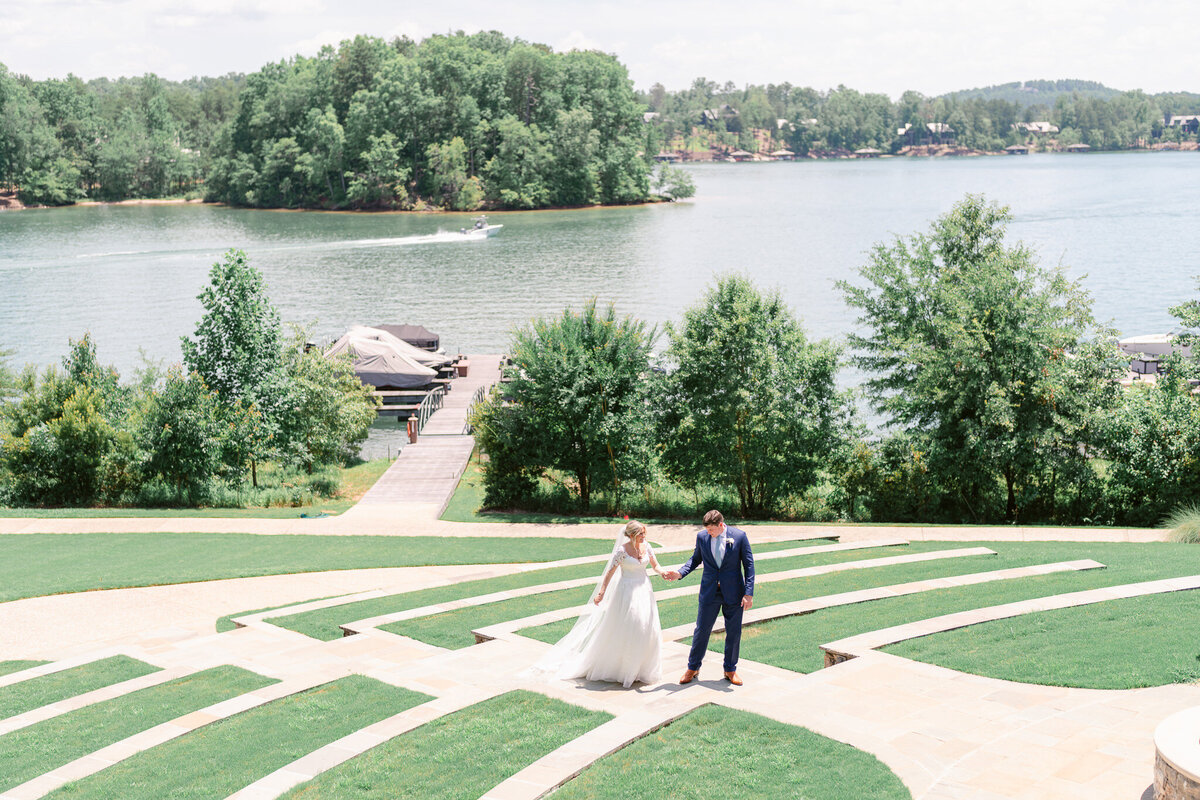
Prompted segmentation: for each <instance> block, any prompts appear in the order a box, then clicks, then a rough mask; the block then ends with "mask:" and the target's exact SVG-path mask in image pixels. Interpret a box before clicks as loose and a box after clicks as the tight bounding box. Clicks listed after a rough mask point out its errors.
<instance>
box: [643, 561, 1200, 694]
mask: <svg viewBox="0 0 1200 800" xmlns="http://www.w3.org/2000/svg"><path fill="white" fill-rule="evenodd" d="M978 544H981V545H983V546H986V547H991V548H992V549H993V550H996V551H997V552H998V553H999V555H998V556H996V557H994V558H992V559H991V560H989V561H988V562H987V569H988V570H989V571H990V570H993V569H1005V568H1009V567H1014V566H1023V565H1026V564H1038V563H1050V562H1054V561H1068V560H1074V559H1080V558H1093V559H1095V560H1097V561H1099V562H1100V563H1102V564H1105V565H1107V566H1106V567H1105V568H1104V569H1097V570H1087V571H1083V572H1066V573H1056V574H1052V575H1041V576H1035V577H1029V578H1019V579H1009V580H1003V581H997V582H994V583H984V584H978V585H975V586H963V587H955V588H945V589H934V590H931V591H926V592H922V593H919V594H914V595H907V596H902V597H894V598H887V599H883V600H873V601H870V602H869V603H860V604H854V605H849V606H838V607H834V608H828V609H823V610H820V611H817V612H814V613H812V614H805V615H803V616H794V617H786V618H782V619H775V620H769V621H766V622H762V623H758V624H755V625H749V626H746V627H745V628H743V630H742V647H741V656H742V658H745V659H750V660H753V661H761V662H763V663H766V664H771V665H774V666H777V667H782V668H784V669H790V670H794V671H796V672H812V671H814V670H817V669H820V668H821V667H822V666H823V664H824V657H823V654H822V652H821V650H820V647H819V646H820V645H821V644H825V643H827V642H832V641H835V640H837V639H841V638H845V637H848V636H853V635H856V634H859V633H866V632H869V631H873V630H879V629H881V628H887V627H891V626H893V625H900V624H904V623H908V622H915V621H918V620H923V619H927V618H929V617H935V616H940V615H942V614H949V613H953V612H957V611H966V610H969V609H974V608H984V607H987V606H993V605H1000V604H1003V603H1011V602H1015V601H1018V600H1028V599H1032V598H1038V597H1048V596H1050V595H1056V594H1064V593H1068V592H1076V591H1082V590H1085V589H1095V588H1099V587H1102V586H1115V585H1119V584H1125V583H1137V582H1140V581H1148V580H1156V579H1160V578H1169V577H1180V576H1184V575H1196V574H1200V548H1197V547H1194V546H1190V545H1182V544H1170V543H1165V542H1164V543H1152V544H1129V543H1076V542H1029V543H1003V542H980V543H978ZM959 566H961V565H959ZM892 569H893V568H887V570H880V571H879V572H880V573H884V572H885V571H887V572H889V574H888V577H889V578H891V579H893V580H888V581H887V583H892V582H895V581H894V579H895V578H896V575H895V573H894V572H891V570H892ZM947 574H950V573H947ZM825 577H828V576H825ZM881 585H882V584H881ZM825 588H828V587H825ZM789 591H791V592H796V591H799V590H798V589H797V587H791V588H790V590H789ZM819 593H822V594H823V593H828V592H823V591H820V592H819ZM793 596H795V595H793ZM806 596H811V595H806ZM1170 597H1174V601H1172V600H1171V599H1168V598H1170ZM756 599H757V598H756ZM1162 602H1165V603H1168V604H1170V603H1172V602H1175V603H1182V602H1183V600H1182V599H1181V595H1180V593H1176V594H1175V595H1173V596H1166V597H1164V600H1163V601H1162ZM694 611H695V609H694V608H693V609H692V612H693V614H694ZM660 613H662V605H660ZM663 617H664V619H663V624H664V626H665V625H668V624H669V623H668V621H667V619H666V617H667V615H666V614H663ZM1036 617H1037V615H1026V616H1022V617H1017V618H1014V619H1012V620H1010V621H1009V624H1010V625H1011V628H1010V629H1009V634H1008V635H1009V646H1010V647H1014V648H1016V647H1020V646H1021V645H1020V644H1019V642H1020V641H1021V640H1023V639H1024V637H1025V636H1026V635H1027V634H1028V633H1031V632H1035V631H1036V628H1037V626H1038V625H1039V624H1042V623H1040V622H1038V621H1037V618H1036ZM1160 630H1162V629H1160ZM1186 630H1187V629H1184V630H1180V631H1179V635H1176V636H1167V637H1163V638H1164V647H1165V648H1167V649H1168V650H1173V652H1174V653H1175V655H1171V656H1169V657H1170V658H1171V659H1172V663H1174V664H1180V663H1186V661H1187V659H1188V658H1191V657H1193V656H1194V653H1195V650H1196V647H1195V641H1194V637H1190V635H1188V634H1187V633H1186ZM1113 633H1114V635H1115V636H1116V638H1108V637H1102V636H1081V637H1080V638H1079V640H1078V642H1077V645H1078V646H1077V647H1076V648H1075V649H1074V650H1071V651H1067V650H1060V651H1058V655H1057V656H1055V655H1054V653H1051V652H1047V653H1045V658H1044V661H1043V667H1042V669H1041V674H1040V676H1039V680H1038V681H1037V682H1039V683H1051V684H1055V685H1058V684H1061V685H1073V684H1071V683H1068V681H1069V680H1072V679H1071V678H1070V676H1071V675H1073V674H1078V667H1077V665H1078V664H1080V663H1083V662H1087V661H1096V662H1101V663H1103V662H1104V661H1105V660H1106V659H1107V658H1108V657H1109V655H1110V654H1111V652H1113V651H1114V650H1115V649H1118V648H1140V647H1143V646H1144V638H1145V634H1144V629H1143V632H1141V633H1139V635H1138V636H1136V637H1135V638H1133V639H1125V638H1122V637H1123V636H1124V634H1118V633H1117V632H1116V630H1115V629H1114V630H1113ZM723 647H724V637H723V636H721V635H717V634H714V636H713V638H712V639H711V640H710V643H709V649H710V650H712V651H714V652H721V651H722V648H723ZM934 663H938V662H936V661H935V662H934ZM990 663H991V662H990V656H987V657H966V656H964V657H963V658H961V659H959V660H958V661H957V662H956V664H957V666H956V667H955V668H956V669H959V670H962V671H964V672H970V673H974V674H979V675H988V674H991V672H990V669H991V667H990ZM1128 664H1129V662H1126V665H1128ZM1118 667H1120V669H1121V670H1126V669H1127V667H1121V666H1120V664H1114V671H1113V672H1112V673H1111V674H1112V676H1113V681H1112V684H1111V686H1110V687H1109V688H1131V687H1133V686H1136V685H1144V684H1140V683H1138V680H1139V678H1138V675H1137V674H1136V671H1135V672H1134V673H1131V672H1128V671H1121V672H1118V671H1115V670H1116V669H1117V668H1118ZM1032 677H1033V674H1032V673H1030V675H1029V678H1032Z"/></svg>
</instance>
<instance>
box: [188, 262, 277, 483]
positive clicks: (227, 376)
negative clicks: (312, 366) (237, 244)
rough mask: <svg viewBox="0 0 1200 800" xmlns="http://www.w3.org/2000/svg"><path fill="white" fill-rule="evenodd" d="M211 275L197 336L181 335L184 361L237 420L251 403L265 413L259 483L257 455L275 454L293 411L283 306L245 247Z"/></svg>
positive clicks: (258, 435) (252, 452)
mask: <svg viewBox="0 0 1200 800" xmlns="http://www.w3.org/2000/svg"><path fill="white" fill-rule="evenodd" d="M209 279H210V284H209V286H208V287H206V288H205V290H204V291H203V292H201V293H200V295H199V300H200V303H201V304H202V305H203V306H204V309H205V312H204V315H203V316H202V317H201V318H200V321H199V322H198V323H197V324H196V332H195V338H194V339H190V338H188V337H186V336H185V337H183V338H182V340H181V341H180V345H181V347H182V349H183V362H184V364H185V365H186V367H187V369H188V371H189V372H195V373H197V374H198V375H199V376H200V378H201V379H202V380H203V381H204V383H205V385H206V386H207V387H208V388H209V389H211V390H212V391H214V392H215V393H216V394H217V397H218V398H219V399H220V401H221V404H222V406H223V407H224V409H225V411H226V414H227V415H229V416H230V419H231V420H232V418H233V417H234V416H236V417H239V418H241V417H244V416H245V414H246V411H247V409H248V408H249V407H251V406H254V407H257V409H258V411H259V412H260V413H261V415H262V416H261V424H260V425H258V426H255V429H254V431H253V432H252V436H251V442H250V443H249V444H250V447H249V453H248V456H249V459H250V469H251V479H252V481H253V483H254V485H255V486H257V485H258V473H257V461H258V460H259V459H261V458H263V457H265V456H267V455H268V454H269V452H270V443H271V439H272V437H273V435H274V432H275V430H276V429H277V428H278V426H279V424H280V419H281V417H282V416H283V415H285V414H288V413H290V411H289V410H288V409H287V408H286V405H283V404H281V398H282V397H283V396H284V395H285V394H286V389H287V386H286V384H287V381H286V376H284V375H283V373H282V349H281V331H280V324H279V312H277V311H276V310H275V307H274V306H272V305H271V301H270V300H269V299H268V298H267V294H266V287H265V286H264V284H263V276H262V273H261V272H259V271H258V270H257V269H255V268H254V267H253V266H251V265H250V263H249V261H248V260H247V258H246V254H245V253H244V252H243V251H241V250H230V251H228V252H227V253H226V254H225V258H224V259H223V260H221V261H218V262H217V263H215V264H213V266H212V269H211V270H210V271H209ZM239 406H242V407H243V408H240V409H239V408H238V407H239ZM231 424H232V422H231ZM231 466H232V465H231Z"/></svg>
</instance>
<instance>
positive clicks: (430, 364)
mask: <svg viewBox="0 0 1200 800" xmlns="http://www.w3.org/2000/svg"><path fill="white" fill-rule="evenodd" d="M387 327H389V328H392V329H393V330H398V331H399V332H401V333H410V334H413V335H414V336H415V337H417V338H416V339H415V340H416V341H418V342H422V343H432V344H434V345H436V344H437V342H438V337H437V335H436V334H432V333H430V332H429V331H428V330H426V329H425V328H423V327H421V326H419V325H394V326H387ZM340 355H347V356H349V357H350V359H351V363H352V364H353V367H354V373H355V375H357V376H358V379H359V380H360V381H362V382H363V383H364V384H367V385H369V386H373V387H375V391H374V392H373V394H374V395H375V396H376V397H379V398H380V399H381V401H382V405H381V406H380V408H379V413H380V414H381V415H392V416H404V417H406V416H411V415H412V414H414V413H416V411H417V409H418V407H419V406H420V404H421V401H422V400H424V399H425V397H426V396H428V395H429V394H430V393H432V392H436V391H448V390H449V388H450V380H451V377H452V375H453V374H454V364H455V361H456V360H457V359H456V358H455V357H454V356H448V355H446V354H445V353H438V352H433V351H430V350H426V349H422V348H420V347H416V346H414V345H413V344H412V343H410V342H408V341H405V340H404V339H401V338H400V337H399V336H397V335H395V334H394V333H392V332H389V331H388V330H384V329H383V328H371V327H367V326H365V325H356V326H354V327H353V328H351V329H350V330H349V331H347V332H346V333H345V335H343V336H342V338H340V339H338V340H337V341H336V342H334V344H333V345H332V346H331V347H330V348H329V349H328V350H326V351H325V356H326V357H327V358H334V357H336V356H340Z"/></svg>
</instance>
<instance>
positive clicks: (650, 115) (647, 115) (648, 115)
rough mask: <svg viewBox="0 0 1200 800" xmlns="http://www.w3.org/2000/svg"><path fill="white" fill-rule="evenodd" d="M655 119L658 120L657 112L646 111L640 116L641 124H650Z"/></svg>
mask: <svg viewBox="0 0 1200 800" xmlns="http://www.w3.org/2000/svg"><path fill="white" fill-rule="evenodd" d="M655 119H658V112H657V111H646V112H644V113H643V114H642V122H650V121H651V120H655Z"/></svg>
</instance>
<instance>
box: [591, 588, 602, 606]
mask: <svg viewBox="0 0 1200 800" xmlns="http://www.w3.org/2000/svg"><path fill="white" fill-rule="evenodd" d="M603 599H604V590H603V589H601V590H600V591H599V592H597V593H596V599H595V600H593V601H592V603H594V604H595V605H600V601H601V600H603Z"/></svg>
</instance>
